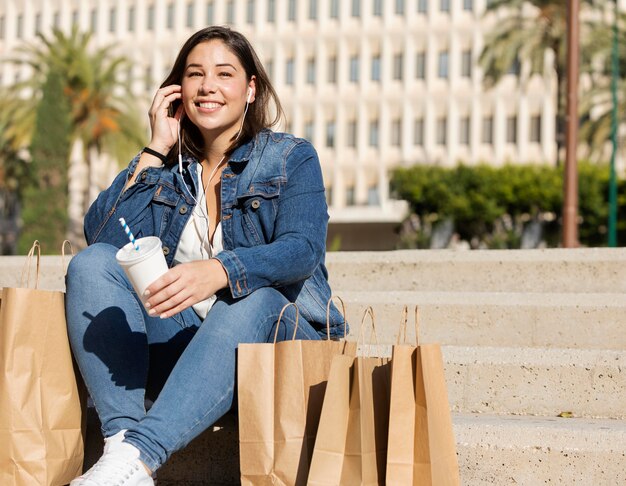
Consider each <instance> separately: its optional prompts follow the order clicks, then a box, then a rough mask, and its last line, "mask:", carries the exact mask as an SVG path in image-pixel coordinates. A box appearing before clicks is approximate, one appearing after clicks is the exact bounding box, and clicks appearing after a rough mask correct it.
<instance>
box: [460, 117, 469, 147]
mask: <svg viewBox="0 0 626 486" xmlns="http://www.w3.org/2000/svg"><path fill="white" fill-rule="evenodd" d="M459 143H460V144H461V145H469V143H470V118H469V116H466V117H464V118H461V122H460V124H459Z"/></svg>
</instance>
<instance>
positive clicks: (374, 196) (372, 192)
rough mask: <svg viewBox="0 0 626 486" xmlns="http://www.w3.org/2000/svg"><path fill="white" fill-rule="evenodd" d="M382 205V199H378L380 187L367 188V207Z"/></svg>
mask: <svg viewBox="0 0 626 486" xmlns="http://www.w3.org/2000/svg"><path fill="white" fill-rule="evenodd" d="M379 204H380V198H379V197H378V186H377V185H373V186H370V187H368V188H367V205H368V206H378V205H379Z"/></svg>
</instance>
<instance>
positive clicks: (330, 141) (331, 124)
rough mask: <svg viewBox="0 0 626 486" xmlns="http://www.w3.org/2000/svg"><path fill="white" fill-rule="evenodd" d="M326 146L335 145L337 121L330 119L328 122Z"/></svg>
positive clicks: (331, 146)
mask: <svg viewBox="0 0 626 486" xmlns="http://www.w3.org/2000/svg"><path fill="white" fill-rule="evenodd" d="M326 146H327V147H329V148H334V147H335V121H334V120H330V121H328V122H326Z"/></svg>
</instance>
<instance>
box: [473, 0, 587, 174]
mask: <svg viewBox="0 0 626 486" xmlns="http://www.w3.org/2000/svg"><path fill="white" fill-rule="evenodd" d="M583 2H584V3H586V4H592V3H594V1H593V0H583ZM496 13H502V14H503V15H502V16H501V17H499V18H498V22H497V24H496V26H495V28H494V30H493V31H492V32H491V33H490V34H489V35H488V36H487V37H486V38H485V47H484V48H483V51H482V52H481V54H480V57H479V59H478V62H479V64H480V66H481V67H482V69H483V73H484V81H485V84H486V85H487V86H491V85H493V84H495V83H497V82H498V81H499V80H500V79H501V78H502V77H503V76H504V75H505V74H507V73H508V72H510V70H511V68H512V67H514V66H516V65H517V64H518V63H522V64H526V65H527V66H528V69H526V70H522V71H521V75H522V76H532V75H533V74H537V73H539V74H541V73H543V72H544V70H545V65H544V64H545V61H544V59H545V53H546V51H547V50H549V51H552V53H553V59H554V65H553V66H552V68H553V69H554V72H555V75H556V80H557V114H556V130H557V133H556V143H557V161H556V162H557V165H558V163H559V154H560V152H561V148H562V147H563V146H564V142H565V93H566V54H567V52H566V50H567V49H566V47H567V45H566V42H567V40H566V39H567V36H566V34H567V2H566V1H565V0H492V1H491V2H487V8H486V11H485V15H489V14H496ZM581 38H583V35H581Z"/></svg>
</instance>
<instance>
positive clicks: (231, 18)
mask: <svg viewBox="0 0 626 486" xmlns="http://www.w3.org/2000/svg"><path fill="white" fill-rule="evenodd" d="M226 23H227V24H229V25H232V24H234V23H235V1H234V0H230V1H229V2H228V3H226Z"/></svg>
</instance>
